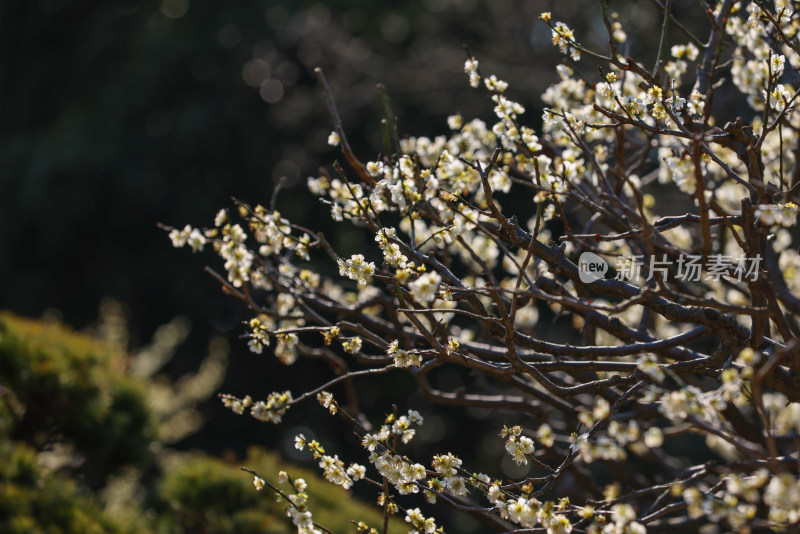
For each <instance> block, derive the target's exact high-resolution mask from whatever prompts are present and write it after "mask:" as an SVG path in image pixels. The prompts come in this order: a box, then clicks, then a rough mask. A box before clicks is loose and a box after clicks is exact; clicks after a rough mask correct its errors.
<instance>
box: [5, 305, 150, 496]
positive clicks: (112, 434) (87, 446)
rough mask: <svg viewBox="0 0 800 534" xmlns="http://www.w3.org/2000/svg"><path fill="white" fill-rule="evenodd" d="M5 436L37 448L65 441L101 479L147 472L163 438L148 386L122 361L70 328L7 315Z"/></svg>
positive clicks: (90, 472)
mask: <svg viewBox="0 0 800 534" xmlns="http://www.w3.org/2000/svg"><path fill="white" fill-rule="evenodd" d="M0 387H2V388H3V389H2V390H0V391H4V392H5V393H4V394H3V395H0V434H4V435H6V436H9V437H11V438H12V439H14V440H18V441H23V442H25V443H27V444H29V445H30V446H31V447H33V448H34V449H37V450H41V449H42V448H44V447H45V446H46V445H50V444H52V443H53V442H64V443H66V444H68V445H71V446H73V447H74V448H75V450H76V453H78V454H80V455H81V456H83V457H84V458H88V459H89V460H88V461H87V462H86V465H85V469H86V473H87V475H89V476H90V478H92V479H94V480H96V481H97V480H100V479H101V478H102V477H104V476H105V475H107V474H108V473H110V472H112V471H114V470H115V469H117V468H119V467H120V466H122V465H126V464H129V465H136V466H144V465H146V464H147V463H148V462H149V461H150V459H151V454H150V452H149V446H150V444H151V443H152V442H153V440H154V439H155V438H156V431H155V428H156V427H155V425H154V423H153V420H152V417H151V416H150V413H149V411H148V407H147V399H146V396H145V393H144V390H143V388H142V387H141V385H140V384H138V383H137V382H135V381H134V380H133V379H132V378H130V377H127V376H125V374H124V367H123V359H122V355H121V354H118V353H115V352H114V351H112V350H111V349H110V348H108V347H106V346H104V345H102V344H100V343H98V342H97V341H95V340H93V339H92V338H90V337H88V336H83V335H80V334H77V333H74V332H71V331H69V330H67V329H66V328H64V327H63V326H60V325H56V324H50V323H44V322H41V321H33V320H29V319H22V318H18V317H14V316H13V315H11V314H9V313H0Z"/></svg>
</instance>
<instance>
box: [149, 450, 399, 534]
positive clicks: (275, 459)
mask: <svg viewBox="0 0 800 534" xmlns="http://www.w3.org/2000/svg"><path fill="white" fill-rule="evenodd" d="M242 465H245V466H247V467H249V468H252V469H253V470H255V471H256V472H258V473H263V474H264V475H263V476H264V478H265V479H266V480H267V481H268V482H270V483H271V484H273V485H275V486H278V485H279V484H278V481H277V477H276V473H278V471H281V470H285V471H287V472H289V474H290V475H291V476H292V477H293V478H294V479H297V478H303V479H305V480H306V482H307V483H308V488H307V490H306V493H308V495H309V501H310V502H311V504H312V505H313V506H314V510H315V514H314V519H315V521H317V522H319V523H320V524H322V525H325V527H326V528H329V529H330V530H331V531H333V532H337V533H338V532H355V530H356V528H355V526H354V525H353V524H352V523H350V520H351V519H353V520H359V521H365V522H367V523H369V524H370V525H371V526H380V525H381V524H382V522H383V517H382V515H381V513H380V511H379V510H377V509H375V508H372V507H369V506H367V505H365V504H363V503H360V502H358V501H357V500H355V499H353V498H352V497H351V496H349V495H348V492H347V491H345V490H343V489H342V488H339V487H335V486H332V485H331V484H329V483H328V482H326V481H325V480H323V479H322V478H321V477H320V476H319V475H318V474H317V473H316V472H314V471H311V470H309V469H303V468H293V467H288V466H286V465H285V464H284V463H283V462H282V461H281V459H280V457H279V456H278V455H276V454H274V453H271V452H267V451H265V450H263V449H260V448H252V449H250V451H249V453H248V456H247V458H246V459H245V460H244V461H243V463H242ZM284 489H286V488H284ZM160 498H161V500H162V502H164V503H165V504H166V505H167V506H168V509H165V510H164V511H163V514H162V517H161V519H160V525H159V526H160V528H161V529H166V530H168V531H182V532H204V533H209V534H211V533H213V534H222V533H228V532H230V533H233V532H267V533H274V534H282V533H289V532H294V531H295V528H294V527H293V526H292V524H291V521H290V520H289V519H287V518H285V509H286V506H287V503H286V502H285V501H281V502H276V499H275V495H274V493H272V492H271V491H263V492H257V491H255V489H254V488H253V477H252V476H250V475H248V474H247V473H245V472H243V471H241V470H239V467H238V465H232V464H228V463H224V462H222V461H220V460H216V459H212V458H209V457H205V456H187V457H185V458H183V459H181V460H179V461H178V465H177V466H175V467H172V468H169V469H167V473H166V474H165V475H164V479H163V481H162V484H161V491H160ZM400 523H401V522H400V521H393V522H392V526H393V528H392V529H391V531H392V532H401V531H402V525H401V524H400Z"/></svg>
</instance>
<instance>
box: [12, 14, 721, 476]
mask: <svg viewBox="0 0 800 534" xmlns="http://www.w3.org/2000/svg"><path fill="white" fill-rule="evenodd" d="M656 4H657V2H651V1H639V2H628V1H613V2H611V8H612V9H616V10H617V11H618V12H619V13H620V19H621V20H622V21H623V22H624V23H625V29H626V31H627V32H628V34H629V36H630V38H629V40H630V42H631V43H633V51H632V52H631V53H635V54H642V56H641V61H642V62H645V63H646V62H648V61H649V60H650V59H651V58H652V57H653V56H654V54H655V47H656V45H657V39H658V31H657V30H655V28H657V27H658V26H659V25H660V21H661V13H660V11H659V9H658V7H657V5H656ZM672 4H673V11H674V13H676V14H678V18H679V19H681V16H680V14H681V13H683V12H691V10H685V9H683V8H682V6H685V5H688V4H692V2H690V1H689V0H676V1H674V2H672ZM545 10H549V11H552V12H553V17H554V18H556V19H564V20H569V21H570V24H571V26H572V27H573V28H575V30H576V32H579V33H580V34H581V35H582V36H585V39H583V40H584V42H585V43H586V44H587V45H589V47H590V48H602V47H603V46H604V43H605V41H606V34H605V29H604V27H603V25H602V21H601V19H600V18H599V17H597V16H595V15H596V14H597V12H598V8H597V6H596V3H595V2H593V1H589V0H557V1H556V0H540V1H534V2H523V1H519V0H517V1H513V0H494V1H492V2H478V1H477V0H422V1H416V2H409V3H388V2H372V1H367V0H330V1H326V2H314V1H309V0H298V1H289V0H246V1H242V2H234V3H223V4H219V3H202V2H197V1H195V2H192V1H191V0H145V1H135V0H110V1H104V2H101V1H99V0H31V1H29V2H10V3H6V4H4V5H3V6H2V7H0V15H2V16H0V49H2V50H3V51H4V52H3V53H2V54H0V67H1V68H0V71H1V72H2V73H3V76H2V77H0V168H2V172H1V173H0V225H1V227H2V228H3V229H4V231H3V232H2V233H0V257H2V258H3V261H2V262H0V279H2V280H4V281H5V283H4V284H2V285H0V305H2V307H3V308H6V309H10V310H13V311H15V312H17V313H20V314H23V315H27V316H41V315H42V314H44V313H45V312H47V313H48V314H50V315H51V316H52V315H53V314H56V315H60V316H61V317H63V318H64V320H65V322H66V323H68V324H71V325H74V326H76V327H78V328H81V329H83V328H86V327H88V326H89V325H90V324H91V323H93V321H94V320H95V317H96V309H97V304H98V302H100V301H101V300H102V299H103V298H105V297H113V298H114V299H116V301H119V302H122V303H125V311H124V313H121V314H118V316H120V317H123V318H124V320H125V322H126V325H127V327H126V332H127V333H128V334H126V337H125V338H124V339H120V340H118V341H119V343H120V344H121V345H120V346H119V347H118V348H119V349H120V350H125V349H129V348H131V347H139V346H141V345H142V344H143V343H144V340H149V339H151V338H152V337H153V336H154V334H155V332H156V330H157V328H158V327H159V326H160V325H163V324H165V323H168V322H170V321H171V320H172V318H173V317H174V316H175V315H176V314H179V313H180V314H186V316H187V321H186V323H185V324H184V326H185V325H186V324H191V325H193V326H194V330H193V331H192V332H191V334H188V332H184V333H183V334H182V335H183V336H184V337H186V336H187V335H188V338H187V339H186V341H185V343H183V344H180V345H178V346H176V347H175V350H176V351H177V356H176V357H175V358H172V359H169V360H168V361H166V362H165V364H164V371H165V372H166V373H167V374H169V375H171V376H172V377H178V376H181V375H183V374H185V373H188V372H195V371H196V370H197V368H198V365H199V363H200V361H201V360H202V359H203V358H205V357H206V356H207V354H208V350H207V347H208V344H209V342H210V340H212V339H214V338H217V337H218V336H220V335H224V336H228V337H229V343H230V345H231V348H232V352H231V360H232V365H231V366H230V369H229V371H228V373H227V375H226V377H225V382H224V384H222V385H221V386H219V389H220V390H223V391H227V392H231V393H245V392H247V393H253V394H259V393H266V392H268V391H271V390H273V389H276V388H277V386H276V385H275V384H274V383H268V382H269V380H270V378H269V377H277V376H279V371H280V367H281V365H280V363H278V362H277V361H276V360H275V359H274V358H271V357H269V356H261V357H257V356H255V355H251V354H249V353H248V352H247V351H246V348H245V344H244V343H243V342H241V341H239V340H237V339H235V336H237V335H238V334H240V333H241V329H240V324H239V323H240V321H241V320H242V319H243V317H244V316H243V314H242V313H241V310H240V309H239V306H238V304H237V303H235V302H233V301H231V300H230V299H228V298H226V297H224V296H223V295H222V294H221V292H220V291H219V287H218V285H217V284H216V283H215V282H214V281H213V280H212V279H211V278H210V277H209V276H208V275H206V274H205V273H204V272H203V270H202V266H203V264H204V262H205V259H202V258H200V257H197V256H191V255H188V254H179V253H175V252H174V251H173V250H172V249H171V246H170V243H169V240H168V239H166V236H165V235H164V233H163V231H161V230H159V229H158V228H157V227H156V223H158V222H163V223H166V224H184V223H191V224H193V225H197V226H203V225H207V224H210V222H211V220H212V218H213V215H214V213H215V212H216V210H218V209H219V208H220V207H224V206H229V205H231V202H230V198H231V197H236V198H240V199H243V200H246V201H248V202H252V203H259V202H260V203H262V204H268V202H269V200H270V198H271V196H272V194H273V190H274V189H275V186H276V184H277V183H278V182H279V181H280V180H281V178H282V177H285V186H284V188H283V189H282V191H281V193H280V196H279V198H278V208H279V209H280V210H281V211H284V212H286V213H291V214H292V220H293V221H296V222H304V223H306V224H308V225H309V226H311V227H316V228H319V227H320V225H322V224H329V223H328V219H327V214H326V213H324V212H325V210H319V209H316V208H317V206H316V205H315V203H314V201H313V200H312V199H311V197H310V196H309V195H307V194H306V192H305V190H304V183H305V178H306V177H307V176H309V175H314V174H316V173H317V169H318V167H319V166H320V165H329V164H330V163H332V162H333V161H334V159H336V158H337V157H338V156H339V154H338V153H337V152H336V150H335V149H332V148H331V147H329V146H328V145H327V142H326V139H327V136H328V133H329V132H330V131H331V129H332V124H331V121H330V118H329V117H328V114H327V110H326V108H325V104H324V100H323V98H322V95H321V91H320V89H319V87H318V86H317V83H316V80H315V77H314V75H313V68H314V67H316V66H320V67H322V68H323V69H324V70H325V72H326V74H327V76H328V79H329V81H330V84H331V86H332V88H333V91H334V93H335V96H336V99H337V104H338V106H339V109H340V111H341V114H342V117H343V120H344V124H345V127H346V129H347V131H348V133H349V136H350V139H351V143H352V144H353V147H354V149H355V151H356V152H357V153H358V154H360V155H361V157H362V158H363V159H365V160H366V159H370V158H373V157H374V155H375V154H377V153H378V152H380V151H381V150H382V140H381V133H380V132H381V130H380V119H381V117H382V115H383V112H382V108H381V105H380V96H379V93H378V91H377V90H376V84H377V83H383V84H384V85H385V86H386V87H387V89H388V92H389V94H390V96H391V98H392V103H393V107H394V111H395V113H396V114H397V115H398V117H399V121H400V130H401V134H403V133H413V134H414V135H417V136H419V135H428V136H434V135H437V134H441V133H443V132H445V131H446V117H447V116H448V115H450V114H453V113H456V112H460V113H462V114H463V115H464V116H465V117H470V118H472V117H478V118H483V119H485V120H486V119H489V118H490V117H491V116H492V110H491V107H490V106H489V105H488V103H487V101H486V99H485V98H484V96H483V95H482V94H480V93H476V92H475V91H472V90H471V89H470V88H469V87H468V85H467V83H466V81H465V79H464V76H463V63H464V58H465V53H464V50H463V48H462V44H466V45H468V46H469V48H470V51H471V53H472V54H474V55H475V56H476V57H478V58H480V61H481V65H482V67H483V68H484V69H485V70H486V72H492V73H496V74H497V75H498V77H500V78H502V79H505V80H507V81H508V82H509V83H510V85H511V91H512V92H513V93H514V94H515V99H516V100H518V101H520V102H521V103H522V104H523V105H525V106H526V108H527V109H528V114H527V117H529V120H532V121H534V122H536V121H538V116H539V115H540V113H539V112H538V111H537V110H538V109H539V108H540V106H541V100H540V97H539V95H540V94H541V93H542V91H543V90H544V88H545V87H547V86H548V85H549V84H550V83H552V82H553V81H554V80H555V79H556V74H555V71H554V69H553V67H554V66H555V64H556V63H558V62H560V61H561V56H559V55H558V54H557V53H556V52H555V51H554V50H553V49H552V46H551V43H550V39H551V36H550V31H549V29H548V28H547V27H546V26H545V25H543V24H539V23H538V15H539V13H540V12H541V11H545ZM681 20H682V22H684V23H685V24H688V25H690V26H692V27H697V26H698V25H700V26H702V25H703V24H706V21H702V20H699V21H698V20H691V21H687V20H683V19H681ZM698 34H700V35H705V31H704V30H702V29H700V30H699V31H698ZM637 59H638V58H637ZM583 74H584V75H585V76H586V77H587V78H588V79H590V80H594V79H595V78H596V77H597V76H596V72H595V71H594V70H593V68H591V67H589V66H588V65H587V72H585V73H583ZM532 126H534V127H536V126H538V125H537V124H535V123H534V124H532ZM318 214H321V218H319V215H318ZM315 217H317V218H316V219H315ZM359 239H361V237H359V236H358V235H357V234H356V233H354V232H349V233H348V232H344V233H340V234H338V235H337V236H336V237H335V241H334V242H335V244H336V245H337V246H338V247H342V248H345V249H346V248H358V247H359V245H360V242H359V241H358V240H359ZM320 365H324V364H320ZM321 370H322V369H321V368H315V367H314V366H309V367H308V370H307V375H306V376H305V377H304V378H303V380H304V381H305V382H306V383H308V382H318V381H319V379H320V378H321V376H322V373H321V372H320V371H321ZM92 379H95V378H92ZM97 379H98V380H99V379H101V378H97ZM460 379H461V378H460V377H459V376H455V375H454V376H443V377H442V378H441V380H443V381H449V382H448V384H447V386H448V387H447V388H446V389H452V387H454V386H457V384H458V381H459V380H460ZM87 380H88V378H87ZM271 380H273V381H274V380H276V378H271ZM295 386H297V384H293V383H291V382H281V385H280V387H281V389H285V388H293V387H295ZM405 386H406V385H404V384H397V383H392V382H387V381H376V382H375V383H374V385H373V387H374V388H380V389H384V390H385V389H386V388H394V390H397V391H398V392H403V394H404V395H405V392H406V391H407V389H408V388H406V387H405ZM35 393H36V392H34V391H32V392H31V394H32V395H33V394H35ZM377 394H378V393H377V390H369V389H367V390H365V391H364V392H363V393H362V395H363V396H364V397H365V398H366V399H369V398H370V396H376V395H377ZM409 402H410V404H411V405H410V406H409V407H413V408H417V409H420V408H425V406H423V405H422V401H420V400H419V399H415V398H412V399H411V400H410V401H409ZM310 410H311V411H310V412H309V415H308V417H312V416H317V415H318V413H317V412H315V411H313V407H311V408H310ZM197 414H198V415H197V419H196V420H194V421H193V422H192V421H190V422H189V423H187V424H188V425H189V426H190V427H191V426H192V425H194V427H193V431H192V432H188V433H186V434H185V435H184V436H183V437H181V438H180V439H178V440H177V441H176V442H175V446H176V447H178V448H182V449H189V448H193V447H200V448H202V449H205V450H207V451H209V452H211V453H212V454H215V455H218V456H219V455H222V454H223V453H224V452H225V451H231V452H232V453H233V454H235V455H237V456H238V457H240V458H242V457H243V456H244V455H245V451H246V448H247V446H248V444H250V443H260V444H264V445H269V446H273V447H276V448H277V449H278V450H280V451H281V452H283V453H285V454H287V455H291V454H293V449H292V447H291V438H292V436H294V434H295V433H296V432H298V431H306V433H307V435H309V432H308V430H307V429H304V428H303V427H302V426H299V425H298V426H285V427H281V430H276V429H274V428H268V427H266V426H264V425H257V424H256V423H255V422H253V421H252V420H248V421H243V420H242V419H241V418H235V417H231V416H230V414H229V412H227V411H226V410H224V409H223V408H222V407H221V406H219V405H218V403H217V402H214V401H212V402H210V403H200V405H199V406H198V411H197ZM486 415H487V416H488V415H490V414H486ZM296 420H297V421H302V420H303V415H299V416H298V418H297V419H296ZM428 420H429V421H430V422H431V424H430V430H429V431H430V432H432V434H431V436H429V438H430V441H436V440H440V439H441V435H452V436H453V439H458V432H457V431H456V428H457V427H458V425H457V421H452V420H449V419H444V418H439V419H437V418H436V417H434V418H433V419H428ZM202 422H205V423H206V426H205V427H202ZM142 424H145V423H144V422H142ZM195 427H196V428H195ZM322 428H323V429H324V428H325V427H322ZM492 428H494V427H492ZM331 432H333V430H331ZM338 438H339V439H340V443H342V444H343V445H342V446H343V447H346V446H347V443H348V442H347V440H346V438H347V436H338ZM326 439H329V440H330V439H331V437H329V436H326ZM492 447H493V445H491V444H489V443H486V444H484V443H478V444H476V448H478V449H479V450H480V451H481V452H483V453H485V456H486V458H487V462H491V461H492V459H493V458H496V457H499V456H500V455H501V453H502V450H493V449H492ZM334 452H335V451H334ZM508 468H509V469H512V468H513V466H509V467H508Z"/></svg>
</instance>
